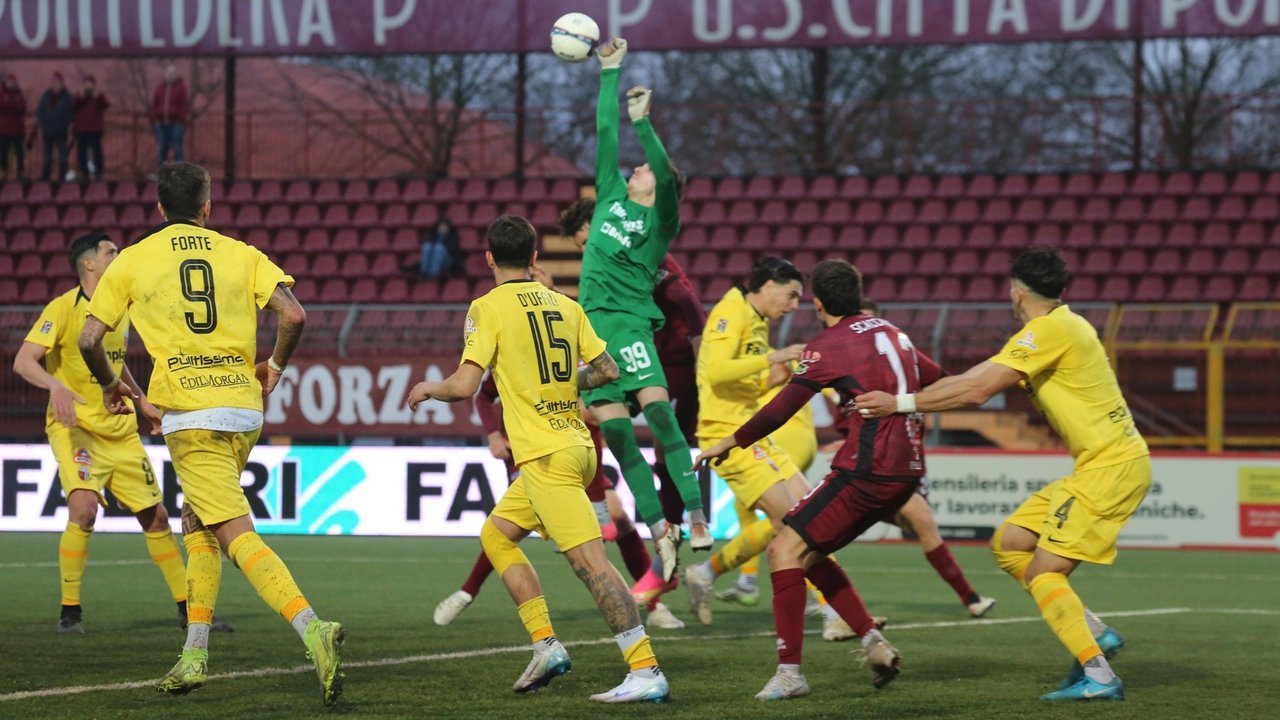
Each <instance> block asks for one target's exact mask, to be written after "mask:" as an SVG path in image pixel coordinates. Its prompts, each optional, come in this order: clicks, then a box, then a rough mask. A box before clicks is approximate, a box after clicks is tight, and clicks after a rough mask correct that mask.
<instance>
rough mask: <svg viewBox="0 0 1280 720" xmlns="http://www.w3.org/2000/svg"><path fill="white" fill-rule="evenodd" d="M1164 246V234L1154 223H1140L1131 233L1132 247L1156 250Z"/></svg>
mask: <svg viewBox="0 0 1280 720" xmlns="http://www.w3.org/2000/svg"><path fill="white" fill-rule="evenodd" d="M1163 244H1164V232H1163V231H1162V230H1161V229H1160V226H1159V225H1156V224H1155V223H1142V224H1141V225H1139V226H1138V227H1137V228H1135V229H1134V231H1133V245H1134V246H1135V247H1141V248H1157V247H1160V246H1161V245H1163Z"/></svg>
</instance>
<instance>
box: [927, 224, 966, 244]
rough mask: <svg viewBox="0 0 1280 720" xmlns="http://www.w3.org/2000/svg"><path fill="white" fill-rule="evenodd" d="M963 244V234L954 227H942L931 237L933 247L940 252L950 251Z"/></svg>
mask: <svg viewBox="0 0 1280 720" xmlns="http://www.w3.org/2000/svg"><path fill="white" fill-rule="evenodd" d="M963 244H964V233H963V232H961V231H960V228H959V227H957V226H955V225H943V226H941V227H939V228H938V232H937V233H935V234H934V236H933V246H934V247H936V248H938V249H940V250H951V249H954V248H958V247H960V246H961V245H963Z"/></svg>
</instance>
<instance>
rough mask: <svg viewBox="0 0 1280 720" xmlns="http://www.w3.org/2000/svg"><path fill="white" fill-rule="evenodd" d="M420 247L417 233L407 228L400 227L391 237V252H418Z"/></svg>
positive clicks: (420, 243)
mask: <svg viewBox="0 0 1280 720" xmlns="http://www.w3.org/2000/svg"><path fill="white" fill-rule="evenodd" d="M459 235H461V233H459ZM421 247H422V242H421V241H420V240H419V239H418V233H416V232H414V231H413V230H410V229H409V228H401V229H400V230H397V231H396V233H395V235H393V236H392V237H391V251H392V252H400V253H404V252H418V251H419V250H421Z"/></svg>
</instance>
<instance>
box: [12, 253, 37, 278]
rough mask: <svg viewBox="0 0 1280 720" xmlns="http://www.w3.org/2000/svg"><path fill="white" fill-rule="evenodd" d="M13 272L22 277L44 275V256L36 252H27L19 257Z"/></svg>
mask: <svg viewBox="0 0 1280 720" xmlns="http://www.w3.org/2000/svg"><path fill="white" fill-rule="evenodd" d="M13 273H14V274H15V275H17V276H18V277H20V278H28V277H40V276H42V275H44V258H43V257H41V256H40V255H38V254H36V253H27V254H25V255H23V256H22V257H20V258H19V259H18V266H17V267H16V268H15V269H14V271H13Z"/></svg>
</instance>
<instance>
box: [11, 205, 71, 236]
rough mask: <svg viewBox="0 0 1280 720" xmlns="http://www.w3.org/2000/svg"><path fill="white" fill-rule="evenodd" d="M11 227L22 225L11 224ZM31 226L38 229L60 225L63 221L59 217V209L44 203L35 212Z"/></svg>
mask: <svg viewBox="0 0 1280 720" xmlns="http://www.w3.org/2000/svg"><path fill="white" fill-rule="evenodd" d="M6 225H8V226H9V227H21V225H9V223H6ZM30 225H31V227H33V228H35V229H37V230H48V229H49V228H55V227H59V226H60V225H61V221H60V220H59V219H58V209H57V208H56V207H54V206H52V205H42V206H40V207H39V208H38V209H37V210H36V213H35V217H33V218H31V223H30Z"/></svg>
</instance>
